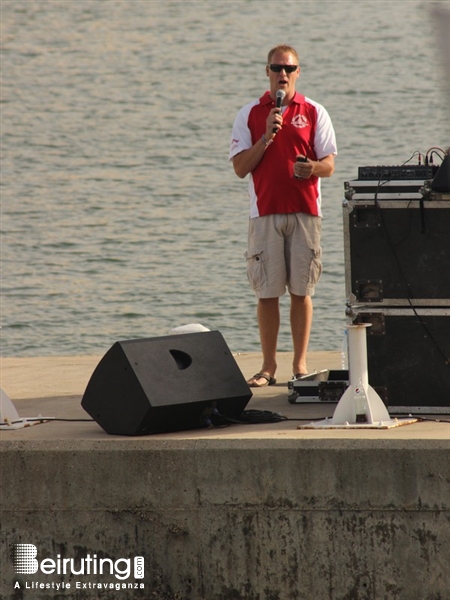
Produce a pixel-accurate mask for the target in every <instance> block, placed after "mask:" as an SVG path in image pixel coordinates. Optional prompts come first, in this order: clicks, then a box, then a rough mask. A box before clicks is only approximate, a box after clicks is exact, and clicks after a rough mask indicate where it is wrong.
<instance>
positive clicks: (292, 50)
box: [267, 44, 299, 65]
mask: <svg viewBox="0 0 450 600" xmlns="http://www.w3.org/2000/svg"><path fill="white" fill-rule="evenodd" d="M275 52H284V53H287V52H290V53H291V54H293V55H294V56H295V58H296V60H297V64H299V57H298V54H297V50H296V49H295V48H293V47H292V46H288V45H287V44H279V45H278V46H275V48H272V50H270V51H269V54H268V55H267V64H268V65H270V61H271V60H272V56H273V55H274V54H275Z"/></svg>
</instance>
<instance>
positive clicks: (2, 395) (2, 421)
mask: <svg viewBox="0 0 450 600" xmlns="http://www.w3.org/2000/svg"><path fill="white" fill-rule="evenodd" d="M46 420H48V419H44V418H43V419H42V420H40V416H39V417H36V418H32V419H31V418H29V417H28V418H22V419H21V418H20V417H19V413H18V412H17V410H16V407H15V406H14V404H13V402H12V400H11V398H10V397H9V396H8V394H7V393H6V392H4V391H3V390H2V389H0V431H1V430H4V429H22V427H30V426H31V425H37V424H38V423H42V422H43V421H46Z"/></svg>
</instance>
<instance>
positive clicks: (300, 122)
mask: <svg viewBox="0 0 450 600" xmlns="http://www.w3.org/2000/svg"><path fill="white" fill-rule="evenodd" d="M291 123H292V125H293V126H294V127H297V129H303V128H304V127H308V126H309V121H308V119H307V118H306V117H305V115H295V117H294V118H293V119H292V121H291Z"/></svg>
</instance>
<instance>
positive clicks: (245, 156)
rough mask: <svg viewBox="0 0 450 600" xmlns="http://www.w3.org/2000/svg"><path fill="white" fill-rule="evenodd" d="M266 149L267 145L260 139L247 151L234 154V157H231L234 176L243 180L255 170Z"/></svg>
mask: <svg viewBox="0 0 450 600" xmlns="http://www.w3.org/2000/svg"><path fill="white" fill-rule="evenodd" d="M266 148H267V145H266V144H265V143H264V142H263V140H262V139H259V140H258V141H257V142H256V144H253V146H252V147H251V148H249V149H248V150H243V151H242V152H239V154H236V156H233V167H234V172H235V173H236V175H237V176H238V177H240V178H241V179H244V177H246V176H247V175H248V174H249V173H251V172H252V171H253V170H254V169H256V167H257V166H258V165H259V163H260V161H261V159H262V157H263V156H264V152H265V151H266Z"/></svg>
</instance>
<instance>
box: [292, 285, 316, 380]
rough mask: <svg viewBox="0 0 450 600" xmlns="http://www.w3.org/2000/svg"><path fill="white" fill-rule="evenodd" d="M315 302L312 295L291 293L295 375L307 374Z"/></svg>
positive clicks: (293, 366)
mask: <svg viewBox="0 0 450 600" xmlns="http://www.w3.org/2000/svg"><path fill="white" fill-rule="evenodd" d="M312 317H313V304H312V300H311V296H296V295H295V294H291V331H292V342H293V345H294V360H293V362H292V369H293V374H294V375H298V374H301V375H306V373H308V367H307V366H306V353H307V351H308V343H309V335H310V333H311V325H312Z"/></svg>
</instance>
